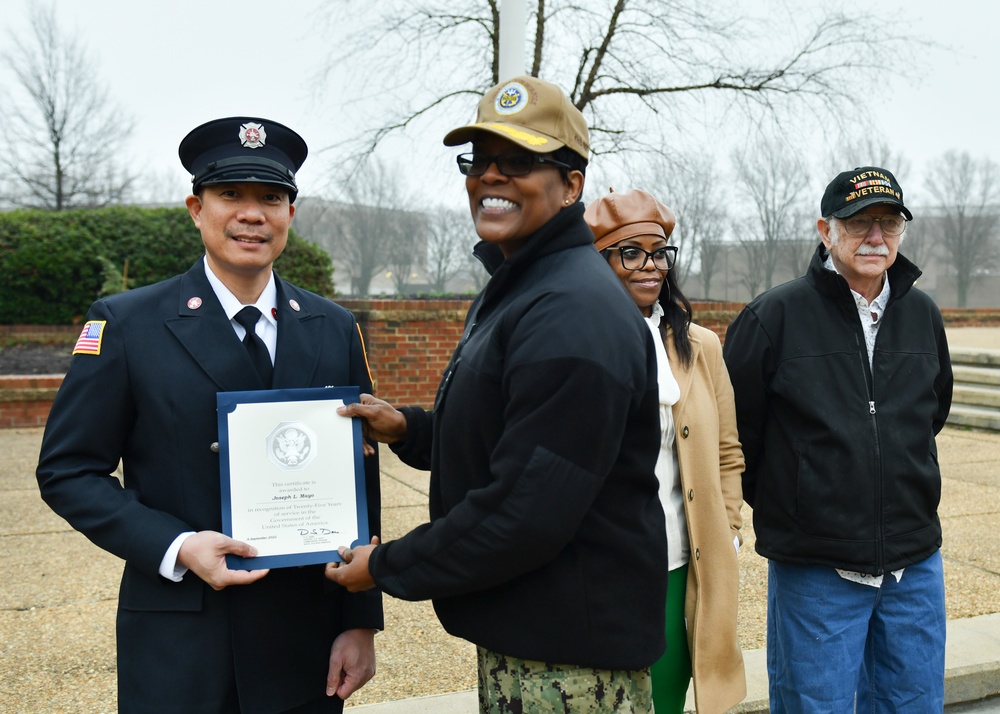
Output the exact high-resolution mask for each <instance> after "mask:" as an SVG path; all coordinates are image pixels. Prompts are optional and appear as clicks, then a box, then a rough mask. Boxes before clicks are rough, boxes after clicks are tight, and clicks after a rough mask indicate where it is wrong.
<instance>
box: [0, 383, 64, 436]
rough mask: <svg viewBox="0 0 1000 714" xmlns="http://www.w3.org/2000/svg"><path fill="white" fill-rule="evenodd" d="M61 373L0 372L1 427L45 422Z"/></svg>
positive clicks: (33, 424)
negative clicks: (8, 374)
mask: <svg viewBox="0 0 1000 714" xmlns="http://www.w3.org/2000/svg"><path fill="white" fill-rule="evenodd" d="M60 384H62V375H58V374H48V375H36V376H24V377H22V376H0V429H7V428H10V427H15V426H43V425H44V424H45V420H46V419H47V418H48V416H49V407H51V406H52V400H53V399H54V398H55V396H56V390H58V389H59V385H60Z"/></svg>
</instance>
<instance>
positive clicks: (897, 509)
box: [724, 244, 953, 574]
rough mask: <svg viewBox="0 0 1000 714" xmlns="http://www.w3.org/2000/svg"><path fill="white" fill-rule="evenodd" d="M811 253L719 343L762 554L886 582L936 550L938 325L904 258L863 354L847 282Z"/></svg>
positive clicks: (947, 375)
mask: <svg viewBox="0 0 1000 714" xmlns="http://www.w3.org/2000/svg"><path fill="white" fill-rule="evenodd" d="M825 258H826V250H825V249H824V247H823V246H822V244H821V245H820V246H819V247H818V248H817V250H816V253H815V255H814V256H813V258H812V262H811V263H810V265H809V269H808V271H807V272H806V275H805V277H803V278H799V279H797V280H793V281H791V282H788V283H785V284H784V285H779V286H778V287H776V288H774V289H773V290H769V291H767V292H766V293H764V294H763V295H761V296H760V297H758V298H757V299H756V300H754V301H753V302H751V303H750V304H748V305H747V306H746V308H744V310H743V311H742V312H741V313H740V314H739V316H738V317H737V318H736V319H735V320H734V321H733V323H732V324H731V325H730V326H729V330H728V331H727V333H726V342H725V350H724V355H725V359H726V364H727V366H728V368H729V374H730V377H731V378H732V382H733V388H734V390H735V392H736V414H737V423H738V426H739V433H740V442H741V443H742V444H743V453H744V455H745V457H746V471H745V472H744V475H743V494H744V498H745V499H746V501H747V503H749V504H750V506H752V507H753V509H754V513H753V525H754V531H755V533H756V536H757V546H756V547H757V552H758V553H760V554H761V555H762V556H764V557H766V558H772V559H774V560H778V561H786V562H791V563H803V564H815V565H829V566H833V567H837V568H843V569H846V570H853V571H857V572H862V573H872V574H881V573H883V572H884V571H887V570H889V571H891V570H896V569H898V568H902V567H904V566H906V565H910V564H912V563H917V562H920V561H922V560H924V559H925V558H927V557H929V556H930V555H932V554H933V553H934V552H935V551H936V550H937V549H938V548H939V547H940V546H941V523H940V521H939V520H938V515H937V508H938V502H939V500H940V497H941V472H940V470H939V468H938V458H937V446H936V444H935V441H934V437H935V435H936V434H937V433H938V432H939V431H940V430H941V427H942V426H944V422H945V419H946V418H947V416H948V410H949V408H950V407H951V393H952V382H953V379H952V372H951V360H950V358H949V356H948V343H947V340H946V338H945V332H944V323H943V320H942V318H941V312H940V311H939V310H938V308H937V306H936V305H935V304H934V302H933V301H932V300H931V298H930V297H929V296H927V295H926V294H925V293H923V292H921V291H920V290H918V289H916V288H915V287H913V283H914V281H915V280H916V279H917V278H918V277H919V276H920V271H919V270H918V269H917V268H916V266H915V265H913V263H911V262H910V261H908V260H907V259H906V258H904V257H903V256H901V255H898V254H897V256H896V260H895V262H894V263H893V265H892V266H891V267H890V268H889V271H888V273H889V285H890V287H891V290H892V292H891V295H890V298H889V304H888V305H887V306H886V309H885V314H884V315H883V316H882V317H881V318H880V322H881V326H880V327H879V331H878V335H877V338H876V342H875V349H874V358H873V360H872V366H871V367H869V363H868V352H867V349H866V347H865V338H864V333H863V329H862V326H861V321H860V319H859V318H858V311H857V305H856V304H855V302H854V299H853V298H852V296H851V293H850V289H849V288H848V286H847V281H846V280H844V278H843V277H841V276H840V275H838V274H837V273H835V272H833V271H831V270H827V269H825V268H824V267H823V261H824V260H825Z"/></svg>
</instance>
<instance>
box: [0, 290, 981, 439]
mask: <svg viewBox="0 0 1000 714" xmlns="http://www.w3.org/2000/svg"><path fill="white" fill-rule="evenodd" d="M338 302H339V303H340V304H341V305H343V306H344V307H346V308H347V309H348V310H351V311H352V312H353V313H354V314H355V315H356V316H357V318H358V323H359V324H360V325H361V332H362V334H363V335H364V338H365V347H366V348H367V351H368V360H369V366H370V367H371V370H372V377H373V379H374V380H375V393H376V395H377V396H379V397H381V398H383V399H385V400H387V401H388V402H390V403H392V404H399V405H404V404H415V405H420V406H424V407H430V406H431V405H433V403H434V393H435V392H436V391H437V385H438V382H439V380H440V378H441V374H442V372H444V368H445V366H446V365H447V364H448V358H449V357H450V356H451V352H452V350H453V349H454V347H455V345H456V344H458V340H459V339H460V338H461V336H462V327H463V324H464V322H465V314H466V312H467V311H468V309H469V305H470V304H471V301H470V300H375V299H344V300H339V301H338ZM693 307H694V319H695V321H696V322H698V323H699V324H700V325H703V326H705V327H708V328H710V329H712V330H715V331H716V332H717V333H718V334H719V336H720V337H722V338H724V337H725V332H726V327H727V326H728V325H729V323H730V322H731V321H732V319H733V318H734V317H736V314H737V313H738V312H739V311H740V309H742V307H743V304H742V303H721V302H715V303H706V302H698V303H694V304H693ZM942 312H943V313H944V318H945V323H946V324H949V325H961V326H963V327H973V326H1000V309H996V308H994V309H978V310H962V309H957V308H956V309H947V310H943V311H942ZM79 329H80V328H79V327H77V326H65V327H63V326H55V327H51V326H37V325H34V326H22V325H0V344H2V341H3V340H5V339H6V340H9V339H19V340H37V341H65V339H66V336H67V335H71V336H74V337H75V336H76V333H77V332H78V331H79ZM61 381H62V378H61V377H59V376H41V377H16V376H15V377H3V376H0V428H4V427H14V426H40V425H42V424H44V423H45V418H46V416H47V415H48V410H49V407H50V406H51V402H52V398H53V397H54V396H55V391H56V388H57V387H58V385H59V384H60V383H61Z"/></svg>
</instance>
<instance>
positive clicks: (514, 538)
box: [370, 204, 667, 669]
mask: <svg viewBox="0 0 1000 714" xmlns="http://www.w3.org/2000/svg"><path fill="white" fill-rule="evenodd" d="M477 253H478V254H479V255H480V257H481V259H483V261H484V263H486V265H487V268H488V269H490V271H491V273H492V277H491V279H490V282H489V284H488V285H487V286H486V288H485V290H484V291H483V292H482V293H481V294H480V295H479V296H478V298H477V299H476V300H475V302H474V304H473V305H472V307H471V308H470V310H469V315H468V317H467V320H466V327H465V333H464V335H463V337H462V340H461V342H460V344H459V346H458V347H457V348H456V350H455V353H454V355H453V356H452V360H451V363H450V364H449V366H448V368H447V370H446V372H445V374H444V377H443V379H442V382H441V386H440V388H439V390H438V394H437V399H436V404H435V409H434V412H433V413H429V412H425V411H424V410H422V409H419V408H406V409H404V413H405V414H406V419H407V434H406V440H405V442H402V443H400V444H396V445H394V446H393V448H394V450H395V451H396V453H397V454H399V455H400V457H401V458H402V459H403V460H404V461H405V462H406V463H408V464H410V465H413V466H415V467H418V468H424V469H427V468H429V469H430V470H431V482H430V514H431V522H430V523H428V524H425V525H423V526H420V527H418V528H417V529H415V530H413V531H412V532H410V533H409V534H407V535H405V536H403V537H402V538H400V539H399V540H397V541H393V542H391V543H387V544H385V545H382V546H380V547H378V548H376V549H375V551H374V552H373V555H372V559H371V561H370V568H371V572H372V575H373V576H374V578H375V581H376V583H377V585H378V586H379V587H380V588H381V589H382V590H383V591H384V592H386V593H389V594H390V595H393V596H394V597H398V598H403V599H408V600H421V599H426V598H433V599H434V607H435V609H436V611H437V613H438V616H439V617H440V619H441V622H442V624H443V625H444V627H445V629H447V630H448V631H449V632H450V633H452V634H454V635H457V636H459V637H463V638H465V639H467V640H470V641H472V642H474V643H475V644H477V645H480V646H483V647H486V648H487V649H490V650H493V651H496V652H500V653H503V654H507V655H511V656H514V657H521V658H524V659H532V660H541V661H546V662H555V663H561V664H576V665H580V666H587V667H598V668H606V669H640V668H643V667H647V666H649V665H650V664H651V663H652V662H654V661H655V660H656V659H657V658H658V657H659V656H660V655H661V654H662V652H663V650H664V647H665V643H664V638H663V617H664V602H665V600H664V598H665V594H666V573H667V568H666V562H667V550H666V538H665V535H664V533H665V530H664V519H663V509H662V506H661V505H660V502H659V498H658V496H657V481H656V477H655V475H654V473H653V468H654V465H655V463H656V456H657V449H658V448H659V416H658V411H657V382H656V357H655V352H654V350H653V345H652V340H651V337H650V334H649V330H648V329H647V328H646V326H645V324H643V321H642V318H641V316H640V314H639V312H638V311H637V310H636V308H635V305H634V304H633V303H632V301H631V299H630V298H629V297H628V295H627V294H626V292H625V290H624V288H623V287H622V286H621V284H620V283H619V281H618V279H617V277H615V275H614V273H613V272H612V271H611V270H609V269H608V266H607V263H606V262H605V261H604V259H603V258H601V257H600V255H599V254H598V253H597V251H595V250H594V248H593V235H592V234H591V233H590V230H589V228H588V227H587V225H586V224H585V223H584V221H583V205H582V204H577V205H573V206H570V207H568V208H566V209H563V210H562V211H560V213H559V214H558V215H557V216H556V217H555V218H553V219H552V220H551V221H549V222H548V223H547V224H546V225H544V226H543V227H542V228H541V229H539V230H538V231H537V232H536V233H535V234H534V235H533V236H532V237H530V239H529V240H528V241H527V243H526V244H525V245H524V246H523V247H522V248H521V249H520V250H519V251H517V252H516V253H515V254H514V255H512V256H511V257H510V259H508V260H506V261H503V260H502V256H501V255H500V253H499V251H498V250H497V248H496V246H495V245H487V244H480V245H479V246H477Z"/></svg>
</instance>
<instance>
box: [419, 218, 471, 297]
mask: <svg viewBox="0 0 1000 714" xmlns="http://www.w3.org/2000/svg"><path fill="white" fill-rule="evenodd" d="M466 214H467V212H466V211H458V210H454V209H447V208H444V207H441V208H437V209H435V210H434V211H432V212H431V215H430V217H429V220H428V225H427V231H428V232H427V282H428V283H430V286H431V290H433V291H434V292H438V293H443V292H445V291H446V290H447V289H448V283H449V282H451V281H452V280H453V279H454V278H456V277H458V276H459V275H460V274H461V273H462V271H463V270H465V269H466V267H467V262H468V256H469V254H470V252H471V251H472V246H473V245H474V244H475V241H476V239H475V232H474V231H473V229H472V225H471V224H470V222H469V217H468V215H466ZM480 270H482V266H480Z"/></svg>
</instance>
